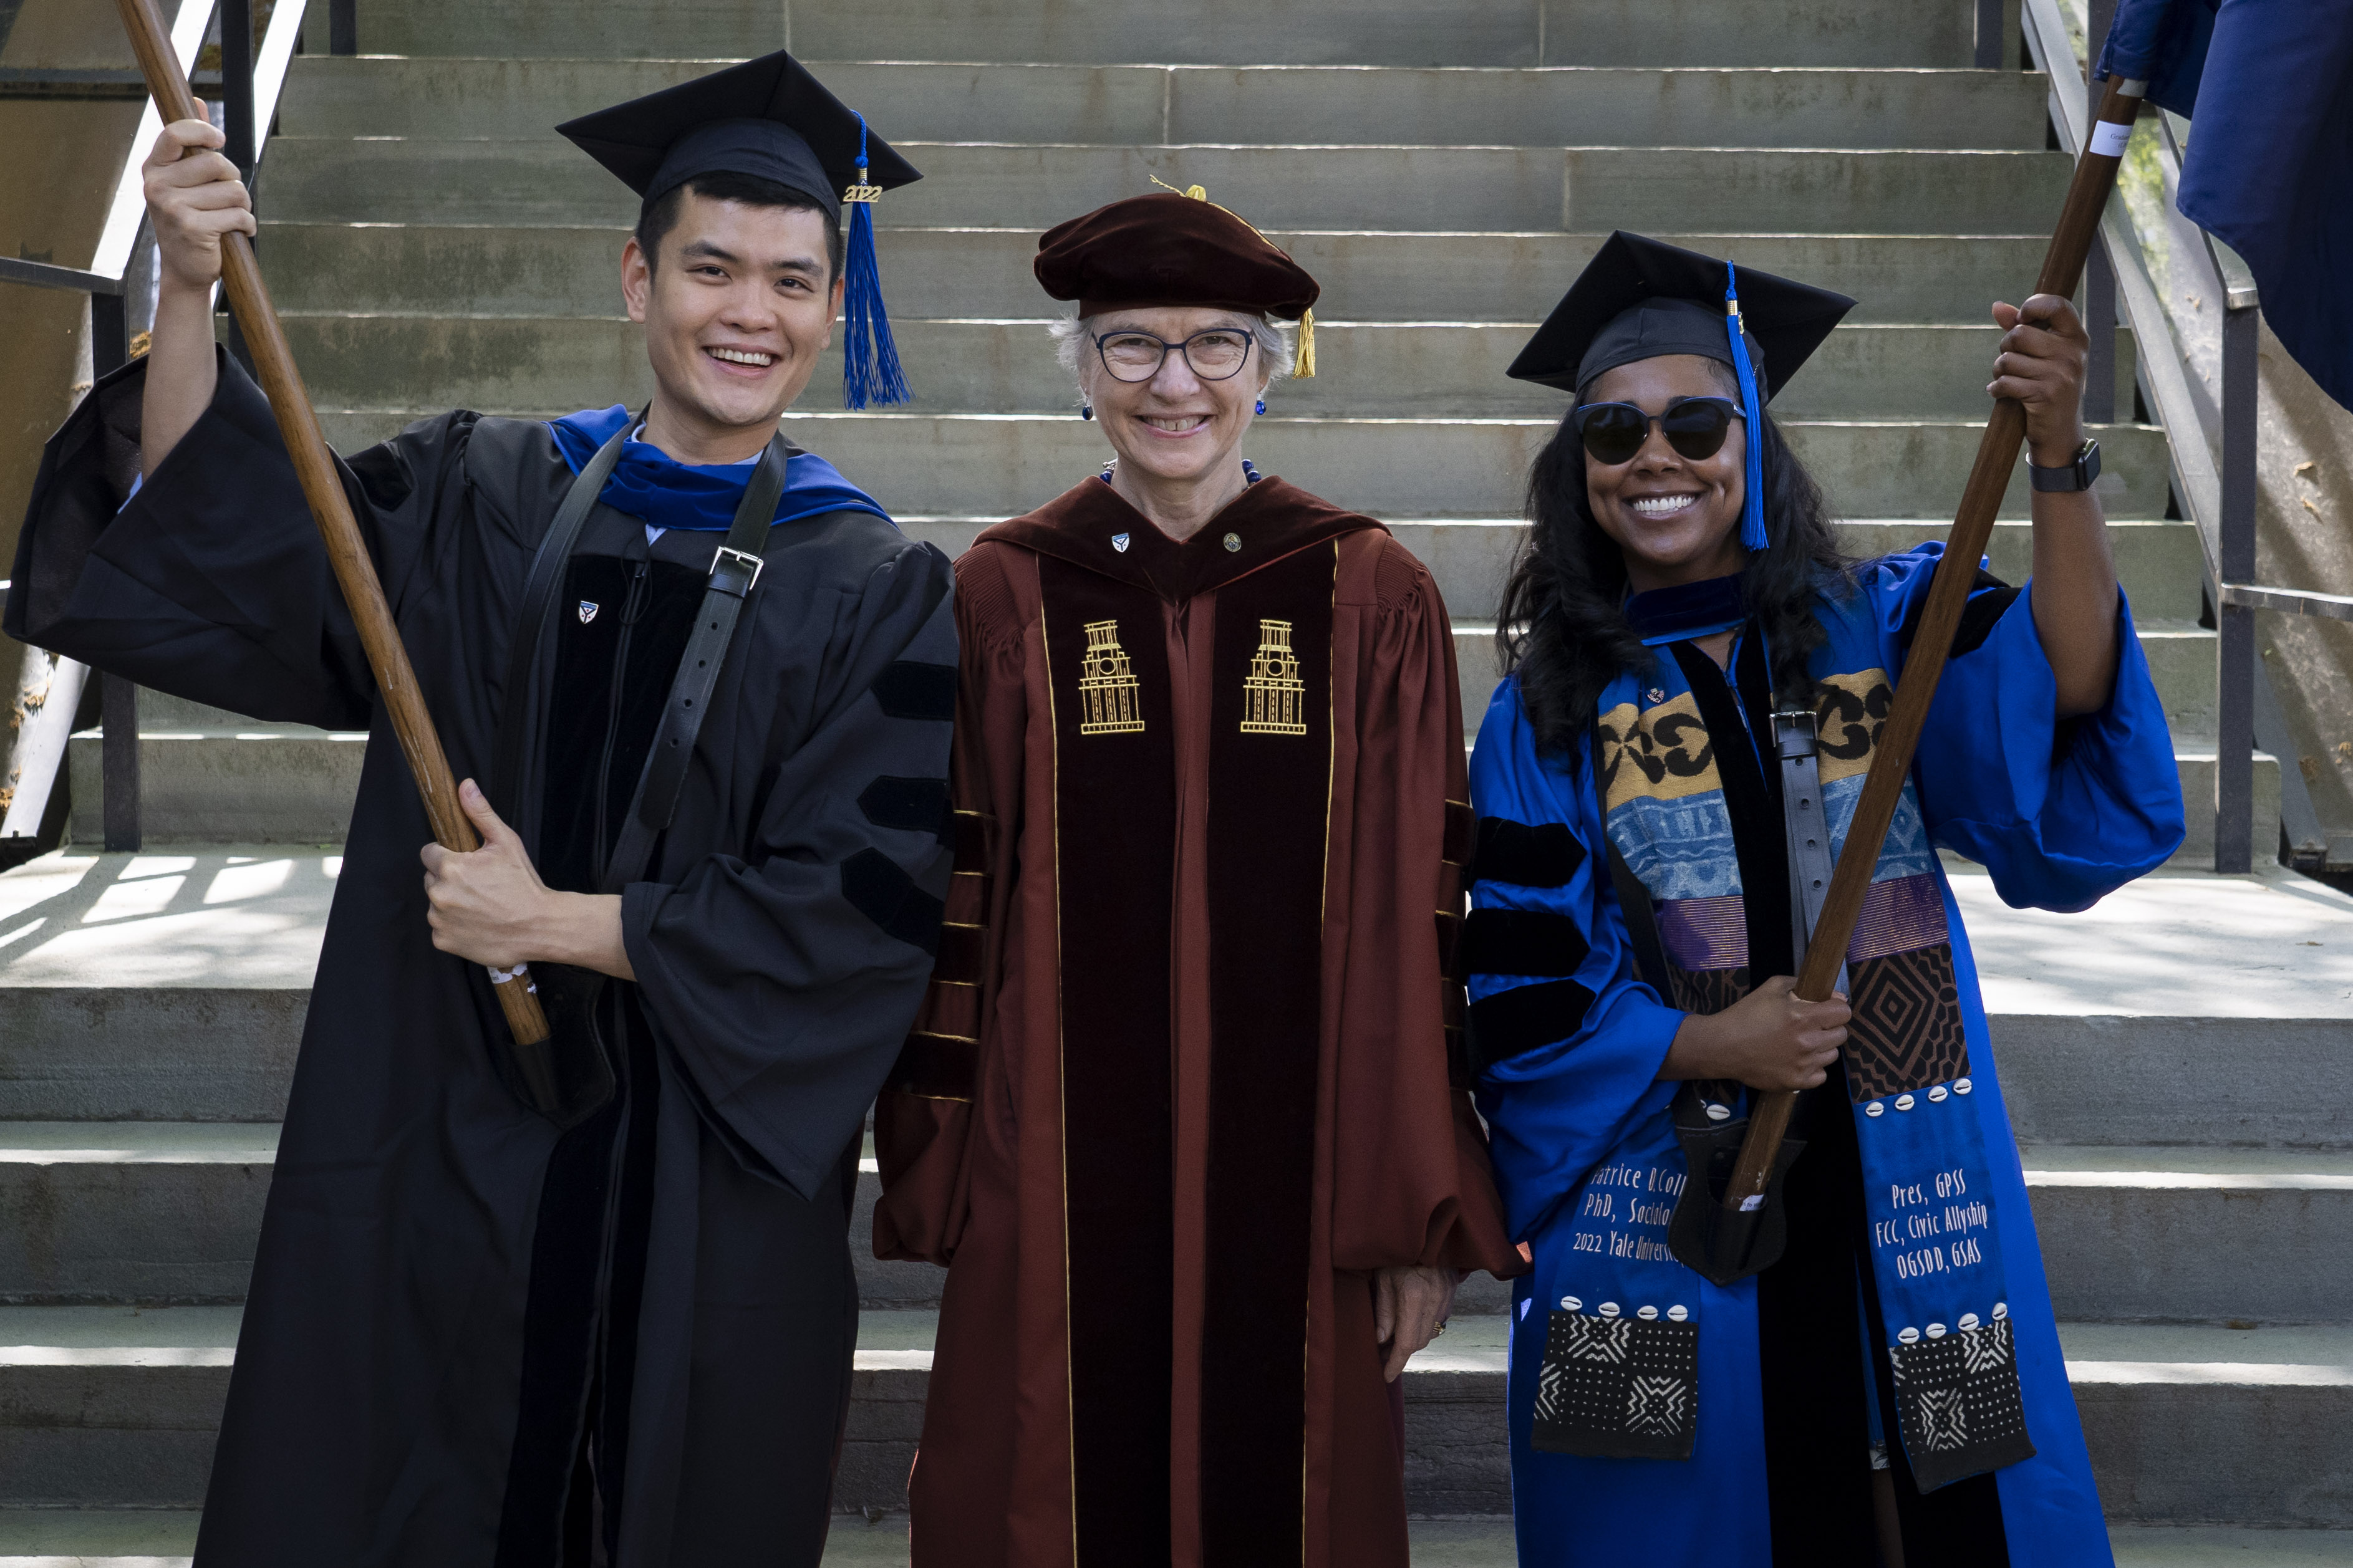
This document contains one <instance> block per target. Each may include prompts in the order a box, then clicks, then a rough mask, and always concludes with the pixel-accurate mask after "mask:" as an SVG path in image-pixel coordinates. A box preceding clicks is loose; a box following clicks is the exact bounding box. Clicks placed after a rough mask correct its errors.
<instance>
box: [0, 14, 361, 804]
mask: <svg viewBox="0 0 2353 1568" xmlns="http://www.w3.org/2000/svg"><path fill="white" fill-rule="evenodd" d="M308 4H309V0H278V4H277V5H276V7H275V9H274V10H273V12H272V13H271V26H272V31H273V33H275V31H276V29H277V27H278V26H280V25H281V24H282V25H284V26H289V27H299V26H300V25H301V20H302V13H303V11H304V9H305V7H306V5H308ZM356 9H357V7H356V3H355V0H327V28H328V47H329V50H330V52H332V53H334V54H339V55H352V54H357V53H358V52H359V29H358V24H357V18H356ZM213 26H217V28H218V32H219V67H218V70H217V73H215V72H213V71H210V70H206V71H204V72H201V73H199V74H198V75H197V77H196V82H197V85H198V89H199V91H204V90H206V89H210V93H211V95H212V96H214V97H215V98H216V99H217V100H218V104H219V111H220V124H221V131H222V133H223V135H224V136H225V137H226V139H227V146H226V148H225V151H226V152H227V155H228V157H229V160H230V161H231V162H232V163H236V164H237V171H238V173H239V174H241V175H242V176H243V177H244V178H245V180H246V181H247V183H248V187H249V186H250V184H251V182H252V179H253V174H254V166H255V164H256V163H257V162H258V161H259V157H260V150H261V144H262V142H263V139H264V137H265V135H266V133H267V129H268V126H267V121H268V117H269V114H270V112H271V111H272V110H273V109H274V104H271V105H264V104H262V103H260V102H259V101H258V100H257V98H256V94H255V87H254V67H255V63H256V55H257V50H256V47H255V46H256V39H255V37H254V29H253V0H218V3H217V4H216V5H214V6H213V7H212V8H211V9H210V10H209V11H208V13H207V16H206V27H207V30H210V29H211V28H212V27H213ZM298 39H299V36H298ZM281 47H283V44H282V41H281ZM293 47H300V46H299V41H298V42H297V43H296V44H295V45H294V46H293ZM207 63H208V64H209V62H207ZM37 74H38V75H39V77H40V79H39V80H37V81H36V80H34V79H32V78H31V77H26V79H24V80H22V81H16V79H15V78H16V77H21V76H26V73H21V72H19V73H10V80H9V81H8V82H5V83H0V86H13V87H16V88H18V89H25V90H28V91H32V90H37V91H39V92H42V93H44V94H49V95H62V96H69V97H81V96H89V97H121V96H134V97H143V96H145V87H144V85H143V83H141V82H140V81H139V79H138V76H137V73H136V72H129V73H126V72H121V71H114V70H106V71H82V72H69V73H58V72H47V73H37ZM142 151H143V150H142V149H141V148H139V147H133V148H132V157H133V158H137V157H138V156H140V154H141V153H142ZM146 233H147V230H146V229H145V228H144V226H142V228H141V229H140V238H139V240H137V241H134V242H133V244H132V247H131V248H132V254H133V255H134V256H135V255H136V254H138V253H139V252H140V251H141V250H142V249H143V248H144V247H145V246H146V243H147V241H146V239H145V236H146ZM131 275H132V267H131V266H130V265H129V264H128V263H127V262H126V264H125V265H124V268H123V271H122V273H121V275H112V274H109V273H107V272H104V271H85V270H82V269H80V268H71V267H58V266H55V265H53V264H51V263H48V262H44V261H30V260H17V259H14V258H5V257H0V283H15V284H19V285H24V286H27V287H31V288H35V289H65V290H69V291H71V292H75V293H79V294H83V295H87V296H88V297H89V300H90V367H91V369H92V371H93V372H94V373H95V375H96V376H97V377H99V378H101V379H102V378H103V377H105V376H106V375H107V374H110V373H111V372H113V371H115V370H118V369H120V368H121V366H123V365H124V364H126V363H129V362H130V358H131V341H132V313H131V307H132V300H131V299H130V298H129V294H128V289H127V288H126V282H125V279H126V278H128V277H129V276H131ZM229 342H230V347H231V349H232V351H233V352H236V353H238V356H239V357H240V358H242V357H243V352H242V351H243V343H242V342H241V340H240V339H239V338H238V336H237V331H236V323H235V321H234V319H232V321H231V322H230V329H229ZM68 662H69V661H64V660H60V661H59V665H60V668H63V667H64V666H65V665H66V664H67V663H68ZM69 673H78V668H77V670H76V671H69ZM67 684H69V685H73V686H74V687H75V689H79V685H78V682H74V681H69V682H68V683H67ZM99 708H100V726H101V738H100V780H101V784H102V787H103V789H104V794H105V808H104V809H105V824H106V847H107V848H108V849H110V850H136V849H138V848H139V847H140V846H141V838H142V834H141V828H140V812H139V689H138V687H137V686H136V685H135V684H134V683H132V681H130V680H127V679H123V678H121V676H115V675H108V676H105V677H104V678H103V679H102V681H101V684H100V700H99ZM19 733H20V739H21V737H22V734H23V731H22V730H20V731H19ZM24 754H25V753H24V752H23V749H22V748H21V747H20V748H19V759H18V762H17V765H16V767H15V768H14V769H13V770H12V771H13V772H15V773H16V774H17V776H15V777H12V778H11V779H10V780H9V781H8V785H9V787H10V789H11V791H12V793H11V795H10V805H11V807H12V809H11V810H10V811H9V813H8V817H9V820H10V822H12V823H20V822H23V821H25V820H27V818H28V817H29V820H31V821H34V822H38V821H39V820H41V815H42V812H43V811H44V810H45V809H46V803H47V799H48V797H49V795H51V794H52V793H53V792H54V790H55V788H56V774H57V772H58V770H60V769H62V767H63V766H64V756H65V750H64V748H62V747H58V748H55V749H54V755H53V756H50V755H49V754H48V753H47V752H45V753H44V756H45V759H46V760H45V761H44V763H43V764H42V766H41V768H40V769H39V770H37V771H38V773H39V776H37V777H34V776H26V773H25V768H24V766H23V763H22V760H21V759H22V757H23V755H24ZM17 808H21V809H17Z"/></svg>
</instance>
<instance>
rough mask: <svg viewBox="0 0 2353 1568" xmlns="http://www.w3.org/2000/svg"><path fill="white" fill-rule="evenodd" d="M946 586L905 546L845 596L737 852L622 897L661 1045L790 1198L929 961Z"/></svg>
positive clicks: (942, 848) (862, 1095) (828, 1140)
mask: <svg viewBox="0 0 2353 1568" xmlns="http://www.w3.org/2000/svg"><path fill="white" fill-rule="evenodd" d="M949 586H950V574H949V568H948V563H947V561H946V558H945V557H944V556H942V555H941V554H940V552H938V551H936V550H934V549H932V548H931V547H930V546H928V545H923V544H914V543H910V544H907V545H906V546H905V547H904V548H903V549H902V550H900V551H899V552H897V553H896V554H895V556H894V557H893V558H892V559H891V560H889V561H887V562H885V563H882V564H881V565H880V566H879V567H877V568H876V569H875V570H874V571H873V572H872V574H871V575H870V576H869V577H868V578H867V579H866V581H865V583H864V584H863V586H862V589H861V590H860V591H859V592H857V593H855V594H853V595H848V596H846V599H845V602H844V605H843V606H842V611H841V614H840V616H839V619H838V620H837V622H836V629H835V631H834V633H833V645H832V646H831V647H828V650H827V657H826V659H825V668H826V669H827V670H828V674H829V677H830V678H829V679H827V680H826V681H825V683H824V686H825V691H824V695H823V697H822V699H821V700H820V702H819V703H818V707H817V709H816V713H817V717H816V719H815V721H813V722H812V724H811V725H810V727H809V730H808V732H807V736H806V738H805V739H803V740H802V741H801V742H800V743H799V744H798V745H797V746H796V747H795V748H794V749H793V750H792V751H791V752H790V753H789V754H787V755H786V756H785V757H784V758H782V760H781V762H780V763H778V765H777V771H776V776H775V778H774V781H773V783H770V784H766V785H765V789H764V792H763V793H764V798H763V804H762V805H761V808H760V810H759V811H758V813H757V814H756V816H755V817H754V821H753V822H752V823H751V824H750V826H749V828H748V830H747V832H746V833H745V835H744V844H745V851H744V854H743V855H741V856H740V857H739V856H733V855H712V856H708V857H706V858H703V859H702V860H700V861H698V862H696V863H695V864H693V865H692V866H691V867H690V868H687V869H686V871H685V872H684V874H683V875H681V876H680V877H679V878H678V879H677V880H676V881H675V882H674V883H657V882H639V883H635V884H632V885H631V886H630V887H629V888H628V889H625V890H624V892H623V894H622V906H621V908H622V932H623V940H624V942H626V944H627V947H628V955H629V963H630V965H631V967H632V968H633V969H634V970H635V971H636V973H637V982H638V985H639V987H640V988H641V993H642V995H643V998H644V1002H645V1006H646V1012H647V1015H648V1016H649V1019H650V1020H651V1022H652V1024H653V1026H654V1030H655V1033H656V1035H657V1036H658V1037H659V1038H660V1039H661V1041H662V1043H663V1044H664V1046H665V1047H667V1048H668V1050H669V1051H670V1055H671V1057H672V1059H673V1060H674V1061H675V1062H676V1063H677V1064H678V1065H679V1066H680V1068H681V1069H682V1070H683V1071H684V1072H685V1074H686V1076H687V1077H688V1079H689V1080H690V1081H691V1085H692V1087H693V1089H694V1092H695V1096H696V1098H697V1099H698V1100H700V1101H701V1102H702V1106H703V1107H704V1110H705V1114H706V1115H708V1116H711V1117H713V1118H715V1119H717V1120H718V1121H719V1122H721V1123H722V1125H723V1131H724V1132H725V1134H726V1135H727V1137H728V1140H729V1142H732V1143H734V1144H736V1145H737V1146H738V1147H739V1149H742V1150H748V1152H750V1153H751V1154H753V1155H754V1156H756V1159H754V1160H752V1161H749V1162H747V1163H750V1164H751V1165H752V1167H753V1168H754V1169H755V1170H757V1169H759V1168H760V1166H761V1165H762V1164H765V1166H766V1167H767V1172H766V1173H774V1174H775V1175H776V1176H778V1177H780V1178H781V1179H782V1180H783V1181H784V1182H785V1183H786V1184H787V1185H789V1186H790V1187H792V1188H793V1190H794V1191H796V1192H797V1193H799V1194H801V1195H802V1196H804V1197H807V1196H808V1195H810V1194H814V1193H815V1192H816V1191H817V1189H818V1185H819V1184H821V1183H822V1182H823V1181H824V1179H825V1176H826V1174H827V1172H828V1170H829V1169H830V1168H831V1167H832V1165H833V1163H834V1162H836V1161H838V1160H839V1158H840V1157H841V1152H842V1150H843V1149H844V1148H845V1147H846V1146H847V1145H848V1143H849V1140H850V1139H851V1138H852V1137H853V1136H855V1135H856V1133H857V1131H858V1129H859V1126H860V1123H861V1122H862V1121H863V1119H864V1117H865V1114H866V1110H867V1107H868V1106H869V1105H871V1104H872V1103H873V1100H874V1096H875V1093H876V1091H877V1090H878V1089H881V1085H882V1080H883V1079H884V1077H885V1076H886V1075H887V1074H888V1073H889V1072H890V1070H891V1066H892V1061H893V1060H894V1059H895V1058H897V1056H898V1054H899V1047H900V1044H901V1042H902V1040H903V1039H904V1038H905V1037H906V1033H907V1027H908V1026H909V1025H910V1024H911V1023H912V1022H913V1019H914V1016H915V1010H916V1007H917V1006H918V1005H919V1004H920V1003H921V1002H922V1000H923V987H924V984H925V983H926V981H927V979H928V978H929V976H930V974H931V969H932V960H933V955H934V952H936V950H937V947H938V942H939V931H940V920H941V912H942V906H943V900H944V895H945V893H946V891H947V883H948V872H949V865H950V859H951V857H950V852H949V847H948V839H949V834H950V829H949V826H948V813H947V805H948V786H947V763H948V741H949V734H950V729H951V721H952V720H953V719H954V717H955V677H956V637H955V620H954V616H953V612H952V609H951V606H950V600H949ZM740 635H741V634H740V633H739V637H740Z"/></svg>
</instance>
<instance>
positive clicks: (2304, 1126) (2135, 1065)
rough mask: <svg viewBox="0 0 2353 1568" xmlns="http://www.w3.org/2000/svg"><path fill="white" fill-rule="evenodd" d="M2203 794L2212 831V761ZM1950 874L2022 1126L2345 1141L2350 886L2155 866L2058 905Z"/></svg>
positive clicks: (2329, 1145)
mask: <svg viewBox="0 0 2353 1568" xmlns="http://www.w3.org/2000/svg"><path fill="white" fill-rule="evenodd" d="M2184 772H2185V773H2188V772H2189V770H2188V769H2185V770H2184ZM2263 776H2264V775H2263V774H2261V773H2259V774H2258V779H2259V780H2260V779H2261V778H2262V777H2263ZM2202 798H2203V800H2204V802H2206V803H2208V804H2206V805H2205V806H2204V808H2203V810H2202V812H2201V809H2200V796H2198V795H2194V794H2193V795H2191V796H2190V802H2191V810H2190V819H2191V826H2192V828H2193V829H2195V827H2196V826H2197V825H2198V821H2199V819H2200V816H2201V815H2202V816H2204V817H2205V819H2206V822H2207V824H2208V828H2207V831H2208V834H2209V838H2208V842H2209V843H2210V845H2211V821H2212V808H2211V801H2212V799H2213V795H2212V786H2211V774H2210V775H2209V780H2208V784H2207V792H2206V794H2205V795H2204V796H2203V797H2202ZM1952 888H1953V899H1954V901H1955V903H1956V904H1957V906H1958V907H1959V909H1960V910H1961V918H1962V920H1963V921H1964V922H1965V923H1966V924H1967V926H1968V931H1969V945H1970V949H1971V951H1972V952H1974V953H1975V954H1976V957H1977V966H1978V977H1979V982H1980V984H1981V985H1982V988H1983V991H1984V995H1985V1008H1986V1016H1987V1019H1988V1022H1989V1026H1990V1027H1991V1029H1992V1033H1993V1043H1994V1050H1995V1053H1996V1055H1997V1058H1998V1059H1999V1061H2000V1070H2001V1082H2002V1093H2003V1098H2004V1100H2005V1101H2006V1102H2007V1103H2008V1105H2009V1108H2010V1121H2011V1124H2012V1125H2013V1126H2014V1127H2015V1128H2016V1130H2017V1132H2018V1135H2019V1137H2020V1138H2021V1140H2022V1141H2024V1142H2027V1143H2029V1144H2071V1145H2078V1146H2081V1145H2091V1144H2116V1145H2146V1144H2197V1145H2208V1146H2216V1145H2232V1146H2237V1147H2239V1148H2242V1149H2256V1148H2268V1149H2299V1148H2300V1149H2306V1150H2314V1151H2326V1152H2333V1153H2335V1154H2337V1155H2339V1156H2342V1155H2344V1154H2346V1153H2348V1152H2353V1105H2348V1103H2347V1100H2346V1097H2345V1096H2344V1094H2343V1093H2341V1092H2340V1086H2341V1085H2342V1084H2343V1083H2344V1082H2345V1080H2346V1073H2347V1068H2348V1065H2353V899H2348V898H2347V897H2346V896H2345V895H2344V894H2342V893H2339V892H2337V891H2336V890H2335V889H2330V888H2326V887H2323V886H2322V885H2320V884H2319V883H2317V882H2314V881H2311V880H2309V879H2306V878H2303V877H2299V876H2296V875H2295V874H2294V873H2292V872H2289V871H2285V870H2284V869H2282V868H2279V867H2277V866H2271V867H2266V868H2262V869H2261V870H2259V871H2258V873H2257V874H2255V875H2253V876H2244V877H2217V876H2213V875H2211V874H2209V873H2193V872H2179V873H2174V872H2162V871H2161V872H2158V874H2156V875H2154V876H2150V877H2145V878H2143V879H2140V880H2139V881H2137V882H2134V883H2132V884H2130V885H2128V886H2126V887H2124V888H2121V889H2117V890H2116V892H2113V893H2110V894H2109V895H2108V896H2107V897H2106V898H2105V899H2103V900H2100V901H2099V902H2098V903H2097V904H2095V905H2094V906H2093V907H2092V908H2091V909H2089V910H2083V911H2082V912H2080V913H2076V914H2064V915H2062V914H2052V913H2049V912H2047V911H2044V910H2018V909H2012V908H2010V906H2009V905H2007V904H2005V903H2003V902H2002V901H2001V899H2000V896H1999V895H1998V894H1997V893H1996V891H1995V890H1994V887H1993V883H1992V880H1991V879H1989V877H1987V876H1985V875H1983V874H1982V873H1975V874H1971V873H1960V874H1956V875H1954V876H1953V878H1952Z"/></svg>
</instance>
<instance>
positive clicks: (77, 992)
mask: <svg viewBox="0 0 2353 1568" xmlns="http://www.w3.org/2000/svg"><path fill="white" fill-rule="evenodd" d="M249 863H250V864H254V865H264V866H267V865H270V864H272V862H269V861H261V860H256V861H252V862H249ZM310 1006H311V986H310V976H309V975H308V974H305V975H303V976H302V977H301V983H300V984H295V985H287V986H271V987H266V988H265V987H260V986H254V987H247V988H243V989H236V988H230V987H227V986H215V985H206V984H193V985H154V986H150V985H73V986H68V985H16V984H12V985H9V986H7V987H5V988H0V1141H5V1139H6V1137H7V1136H8V1134H7V1133H6V1131H5V1128H6V1126H7V1125H8V1124H9V1123H11V1122H19V1121H49V1122H57V1121H72V1122H110V1121H158V1122H170V1121H215V1122H223V1121H226V1122H239V1121H243V1122H275V1121H278V1120H279V1119H280V1117H283V1116H284V1115H285V1114H286V1091H287V1087H288V1085H289V1084H290V1082H291V1081H292V1079H293V1076H294V1057H295V1052H296V1050H297V1048H298V1047H300V1046H301V1040H302V1021H303V1019H304V1017H305V1016H307V1015H308V1014H309V1012H310Z"/></svg>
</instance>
